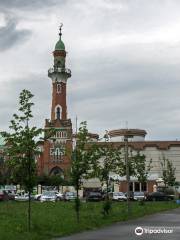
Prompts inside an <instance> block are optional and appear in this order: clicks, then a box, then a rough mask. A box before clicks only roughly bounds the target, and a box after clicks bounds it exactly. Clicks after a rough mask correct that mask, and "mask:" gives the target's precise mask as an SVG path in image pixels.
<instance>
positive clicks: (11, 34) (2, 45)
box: [0, 14, 31, 51]
mask: <svg viewBox="0 0 180 240" xmlns="http://www.w3.org/2000/svg"><path fill="white" fill-rule="evenodd" d="M30 35H31V31H30V30H26V29H17V19H16V18H15V17H12V16H10V15H9V14H6V16H5V26H1V27H0V51H6V50H8V49H10V48H13V47H16V45H19V44H21V43H23V42H25V41H26V40H27V39H28V38H29V37H30Z"/></svg>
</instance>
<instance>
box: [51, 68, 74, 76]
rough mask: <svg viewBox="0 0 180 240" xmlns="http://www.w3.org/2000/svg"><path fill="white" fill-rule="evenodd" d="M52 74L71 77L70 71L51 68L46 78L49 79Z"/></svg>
mask: <svg viewBox="0 0 180 240" xmlns="http://www.w3.org/2000/svg"><path fill="white" fill-rule="evenodd" d="M54 74H62V75H66V76H67V77H68V78H69V77H71V70H70V69H68V68H61V67H53V68H50V69H49V70H48V77H51V76H52V75H54Z"/></svg>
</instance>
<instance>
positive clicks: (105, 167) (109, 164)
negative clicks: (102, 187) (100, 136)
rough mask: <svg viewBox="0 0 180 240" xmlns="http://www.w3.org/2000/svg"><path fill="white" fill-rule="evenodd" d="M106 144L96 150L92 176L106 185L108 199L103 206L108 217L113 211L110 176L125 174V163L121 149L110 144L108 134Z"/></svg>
mask: <svg viewBox="0 0 180 240" xmlns="http://www.w3.org/2000/svg"><path fill="white" fill-rule="evenodd" d="M104 138H105V143H104V144H103V146H99V147H98V148H96V158H94V159H92V166H93V167H92V168H93V172H92V176H93V177H97V178H99V179H100V181H101V182H102V183H105V184H106V198H105V203H104V206H103V214H104V215H108V214H109V211H110V209H111V201H110V199H109V194H108V193H109V185H110V174H111V173H118V174H119V175H122V173H124V163H123V160H122V155H121V149H119V148H117V147H114V146H113V144H110V143H108V136H107V134H105V135H104Z"/></svg>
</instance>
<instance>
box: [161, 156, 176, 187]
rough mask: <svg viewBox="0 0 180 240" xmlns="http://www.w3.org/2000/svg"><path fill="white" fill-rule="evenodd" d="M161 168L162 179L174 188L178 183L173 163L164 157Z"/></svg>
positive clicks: (166, 184)
mask: <svg viewBox="0 0 180 240" xmlns="http://www.w3.org/2000/svg"><path fill="white" fill-rule="evenodd" d="M161 168H162V179H163V181H164V184H165V187H166V186H174V185H175V182H176V176H175V171H176V168H175V167H174V166H173V163H172V162H171V161H170V160H169V159H168V158H165V157H164V156H163V159H162V160H161Z"/></svg>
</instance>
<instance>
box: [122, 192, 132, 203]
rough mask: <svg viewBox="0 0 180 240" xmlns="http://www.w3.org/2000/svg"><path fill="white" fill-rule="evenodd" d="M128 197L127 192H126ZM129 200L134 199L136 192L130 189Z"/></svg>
mask: <svg viewBox="0 0 180 240" xmlns="http://www.w3.org/2000/svg"><path fill="white" fill-rule="evenodd" d="M124 194H125V196H126V198H127V192H125V193H124ZM129 200H133V201H134V192H132V191H130V192H129Z"/></svg>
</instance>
